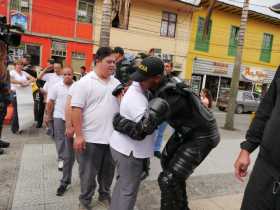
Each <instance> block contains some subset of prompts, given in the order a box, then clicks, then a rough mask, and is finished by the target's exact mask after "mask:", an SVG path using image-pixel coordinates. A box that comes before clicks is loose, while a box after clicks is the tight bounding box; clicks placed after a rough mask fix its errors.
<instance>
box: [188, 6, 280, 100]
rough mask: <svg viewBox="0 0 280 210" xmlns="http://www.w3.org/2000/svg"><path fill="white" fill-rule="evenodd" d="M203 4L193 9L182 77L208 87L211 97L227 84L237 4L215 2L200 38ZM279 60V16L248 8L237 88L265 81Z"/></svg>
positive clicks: (236, 29) (235, 35)
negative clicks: (204, 37)
mask: <svg viewBox="0 0 280 210" xmlns="http://www.w3.org/2000/svg"><path fill="white" fill-rule="evenodd" d="M206 13H207V6H206V5H205V6H204V5H203V3H202V6H201V8H200V9H197V10H196V11H195V12H194V15H193V19H192V34H191V38H190V47H189V51H188V60H187V70H186V78H187V79H191V80H192V87H193V89H194V90H195V91H196V92H197V93H199V91H200V90H201V89H202V88H204V87H206V88H208V89H210V91H211V93H212V95H213V97H214V99H216V98H217V96H218V95H219V92H220V90H221V88H229V87H230V82H231V76H232V71H233V65H234V59H235V55H236V49H237V41H238V34H239V25H240V17H241V8H240V7H237V6H233V5H230V4H226V3H224V2H219V1H218V3H217V6H216V8H215V10H214V12H213V15H212V18H211V23H210V30H209V34H208V35H207V37H206V39H203V38H202V36H203V28H204V20H205V16H206ZM279 60H280V16H279V18H275V17H270V16H269V15H267V14H260V13H256V12H254V11H250V12H249V19H248V25H247V31H246V34H245V44H244V50H243V60H242V68H241V75H240V89H246V90H256V89H257V91H258V89H261V86H262V85H263V86H265V85H267V84H269V83H270V82H271V80H272V78H273V76H274V73H275V70H276V69H277V67H278V65H279Z"/></svg>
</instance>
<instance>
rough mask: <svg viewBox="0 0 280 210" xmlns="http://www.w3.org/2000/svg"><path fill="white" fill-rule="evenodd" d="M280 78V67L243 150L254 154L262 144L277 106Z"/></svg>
mask: <svg viewBox="0 0 280 210" xmlns="http://www.w3.org/2000/svg"><path fill="white" fill-rule="evenodd" d="M279 78H280V67H279V68H278V70H277V72H276V74H275V77H274V79H273V81H272V83H271V85H270V87H269V90H268V92H267V94H266V95H265V97H264V98H263V100H262V101H261V103H260V105H259V107H258V110H257V112H256V116H255V118H254V120H253V121H252V123H251V125H250V128H249V129H248V131H247V134H246V141H244V142H242V143H241V149H244V150H247V151H248V152H249V153H251V152H253V151H254V150H255V149H256V148H257V147H258V146H259V145H260V143H261V141H262V137H263V131H264V129H265V126H266V123H267V121H268V120H269V119H270V116H271V113H272V110H273V108H274V105H275V101H276V97H277V84H276V81H277V79H279Z"/></svg>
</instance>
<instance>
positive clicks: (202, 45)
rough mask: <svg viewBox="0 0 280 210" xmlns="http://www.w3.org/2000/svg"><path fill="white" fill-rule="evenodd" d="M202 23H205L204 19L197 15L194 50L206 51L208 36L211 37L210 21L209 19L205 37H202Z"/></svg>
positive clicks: (207, 48) (208, 41)
mask: <svg viewBox="0 0 280 210" xmlns="http://www.w3.org/2000/svg"><path fill="white" fill-rule="evenodd" d="M204 23H205V19H204V18H202V17H199V18H198V26H197V33H196V40H195V50H199V51H204V52H208V50H209V43H210V37H211V28H212V21H210V25H209V32H208V34H207V35H206V37H205V38H203V30H204Z"/></svg>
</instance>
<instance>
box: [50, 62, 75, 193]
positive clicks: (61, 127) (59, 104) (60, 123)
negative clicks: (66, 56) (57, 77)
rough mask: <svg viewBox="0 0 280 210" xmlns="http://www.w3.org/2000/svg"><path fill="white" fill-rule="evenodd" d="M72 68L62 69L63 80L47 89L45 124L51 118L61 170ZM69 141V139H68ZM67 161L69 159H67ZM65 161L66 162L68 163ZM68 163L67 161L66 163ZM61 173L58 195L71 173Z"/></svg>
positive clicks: (69, 181) (63, 188)
mask: <svg viewBox="0 0 280 210" xmlns="http://www.w3.org/2000/svg"><path fill="white" fill-rule="evenodd" d="M72 78H73V70H72V68H70V67H65V68H64V69H63V81H60V82H58V83H56V84H55V85H54V86H53V87H52V88H51V89H50V91H49V94H48V103H47V113H48V114H47V117H46V124H48V122H50V121H52V120H53V124H54V139H55V144H56V149H57V156H58V169H59V170H60V171H62V170H63V168H64V167H63V161H64V156H65V153H66V152H67V151H66V150H67V147H66V143H67V141H68V139H67V138H66V136H65V106H66V100H67V96H68V92H69V89H70V87H71V85H72V83H73V80H72ZM69 141H70V140H69ZM68 162H69V161H68ZM68 162H67V163H68ZM68 164H69V163H68ZM69 173H70V174H65V173H63V178H62V180H61V187H59V188H60V189H58V191H59V192H57V194H58V195H63V193H64V192H65V191H66V188H67V185H69V184H70V183H71V174H72V170H71V171H70V172H69Z"/></svg>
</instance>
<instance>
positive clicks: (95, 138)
mask: <svg viewBox="0 0 280 210" xmlns="http://www.w3.org/2000/svg"><path fill="white" fill-rule="evenodd" d="M119 83H120V82H119V81H118V80H117V79H116V78H114V77H113V76H111V77H110V79H109V80H108V81H103V80H102V79H100V78H99V77H98V76H97V74H96V73H95V72H94V71H92V72H90V73H88V74H87V76H86V77H83V78H82V79H81V80H79V81H78V82H76V84H75V87H74V88H73V90H71V92H72V93H71V94H72V100H71V106H72V107H79V108H82V134H83V137H84V138H85V141H86V142H89V143H96V144H108V142H109V138H110V136H111V135H112V132H113V124H112V120H113V117H114V114H115V113H116V112H118V111H119V104H118V101H117V99H116V97H114V96H113V95H112V91H113V90H114V89H115V88H116V86H117V85H118V84H119Z"/></svg>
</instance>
